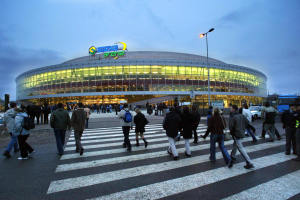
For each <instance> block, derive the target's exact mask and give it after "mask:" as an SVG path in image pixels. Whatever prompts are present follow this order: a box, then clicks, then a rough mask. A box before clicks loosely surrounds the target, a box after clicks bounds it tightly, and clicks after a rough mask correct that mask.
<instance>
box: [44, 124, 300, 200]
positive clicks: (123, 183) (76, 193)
mask: <svg viewBox="0 0 300 200" xmlns="http://www.w3.org/2000/svg"><path fill="white" fill-rule="evenodd" d="M205 131H206V126H205V125H203V124H202V125H199V127H198V130H197V132H198V135H200V134H204V133H205ZM144 135H145V138H147V141H148V142H149V146H148V147H147V148H145V147H144V146H143V142H142V141H140V146H138V147H136V146H135V134H134V131H133V130H132V131H131V134H130V140H131V143H132V152H127V151H126V149H124V148H122V144H123V133H122V129H121V128H120V127H111V128H97V129H88V130H85V132H84V133H83V136H82V144H83V147H84V149H85V152H84V154H83V155H82V156H80V155H79V154H78V153H75V141H74V135H73V134H71V136H70V137H69V140H68V142H67V144H66V147H65V154H64V155H63V156H62V157H61V158H60V162H59V165H58V166H57V167H56V170H55V174H54V177H53V180H52V181H51V183H50V185H49V188H48V191H47V198H48V199H109V200H111V199H129V200H131V199H172V200H173V199H198V198H200V196H199V195H201V199H272V200H274V199H288V198H291V197H293V196H295V195H297V194H300V187H299V183H300V182H299V175H300V166H299V164H298V163H295V162H293V161H291V159H292V158H294V156H287V155H285V154H284V153H283V152H284V144H285V141H275V142H273V143H266V142H265V141H263V140H259V141H258V142H257V143H252V138H250V137H248V138H245V139H244V140H243V143H244V146H245V148H246V150H247V152H248V153H249V155H250V157H251V158H252V160H253V163H254V165H255V169H253V170H246V169H244V167H243V166H244V164H245V163H244V161H243V159H242V158H241V157H240V155H239V154H238V156H237V158H238V159H237V163H235V164H234V166H233V168H231V169H229V168H228V167H227V166H226V165H225V162H224V161H223V157H222V154H221V152H219V151H217V153H216V159H217V160H216V162H214V163H212V162H210V160H209V148H210V140H209V138H207V139H206V140H203V139H201V140H200V141H201V142H199V143H198V144H193V143H192V142H193V140H192V139H191V141H190V142H191V151H192V157H191V158H187V157H185V155H184V151H185V148H184V141H182V140H181V141H179V142H177V145H176V147H177V150H178V152H179V156H180V159H179V160H178V161H174V160H173V159H172V158H171V157H170V156H169V155H168V154H167V151H166V150H167V147H168V144H169V143H168V140H167V137H166V133H165V131H164V130H163V128H162V125H161V124H153V125H148V126H147V127H146V132H145V134H144ZM232 143H233V141H232V140H229V141H226V142H225V146H226V148H227V150H228V151H229V152H230V151H231V148H232ZM290 181H292V182H290ZM287 182H288V183H287ZM265 190H267V192H262V191H265ZM272 191H274V193H273V192H272Z"/></svg>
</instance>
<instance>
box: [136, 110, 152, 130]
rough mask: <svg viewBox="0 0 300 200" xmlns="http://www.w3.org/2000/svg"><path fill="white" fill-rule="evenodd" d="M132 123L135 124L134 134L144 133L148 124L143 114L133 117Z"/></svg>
mask: <svg viewBox="0 0 300 200" xmlns="http://www.w3.org/2000/svg"><path fill="white" fill-rule="evenodd" d="M133 121H134V123H135V132H136V133H144V132H145V126H146V124H148V123H149V122H148V120H147V119H146V117H145V115H144V114H143V113H138V114H137V115H136V116H134V119H133Z"/></svg>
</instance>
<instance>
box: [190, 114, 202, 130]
mask: <svg viewBox="0 0 300 200" xmlns="http://www.w3.org/2000/svg"><path fill="white" fill-rule="evenodd" d="M192 115H193V125H192V128H193V129H197V127H198V125H199V123H200V120H201V115H200V113H199V111H195V112H192Z"/></svg>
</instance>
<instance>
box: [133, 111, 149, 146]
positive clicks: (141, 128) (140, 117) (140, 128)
mask: <svg viewBox="0 0 300 200" xmlns="http://www.w3.org/2000/svg"><path fill="white" fill-rule="evenodd" d="M135 112H136V115H135V116H134V118H133V121H134V123H135V139H136V146H140V144H139V136H140V137H141V138H142V140H143V141H144V144H145V148H147V146H148V142H147V141H146V139H145V137H144V132H145V126H146V125H147V124H148V123H149V122H148V120H147V118H146V117H145V115H144V114H143V113H142V112H141V110H140V109H139V108H136V109H135Z"/></svg>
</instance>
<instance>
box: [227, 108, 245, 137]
mask: <svg viewBox="0 0 300 200" xmlns="http://www.w3.org/2000/svg"><path fill="white" fill-rule="evenodd" d="M248 125H249V121H248V119H247V118H246V117H245V116H244V115H242V114H240V113H234V114H233V116H232V117H231V118H229V130H230V134H231V135H233V136H235V137H236V138H243V137H245V130H246V127H247V126H248Z"/></svg>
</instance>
